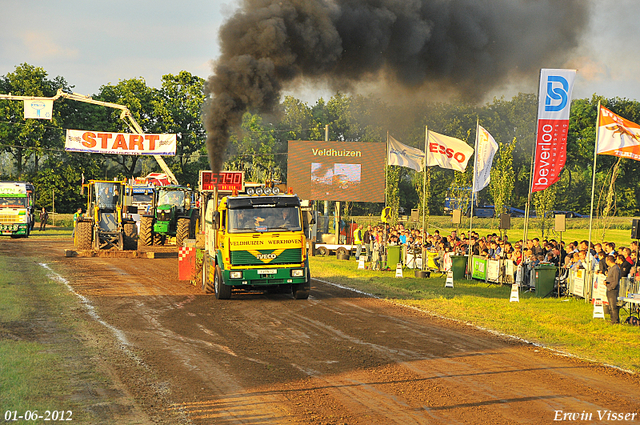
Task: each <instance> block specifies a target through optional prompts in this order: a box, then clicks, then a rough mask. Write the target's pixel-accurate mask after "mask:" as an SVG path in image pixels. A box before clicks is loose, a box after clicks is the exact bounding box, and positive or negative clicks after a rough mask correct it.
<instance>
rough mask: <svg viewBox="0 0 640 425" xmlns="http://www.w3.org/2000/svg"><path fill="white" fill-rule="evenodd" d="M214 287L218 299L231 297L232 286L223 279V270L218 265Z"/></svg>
mask: <svg viewBox="0 0 640 425" xmlns="http://www.w3.org/2000/svg"><path fill="white" fill-rule="evenodd" d="M213 289H214V291H215V293H216V298H217V299H219V300H228V299H229V298H231V286H229V285H225V284H224V282H223V281H222V270H220V266H216V270H215V273H214V275H213Z"/></svg>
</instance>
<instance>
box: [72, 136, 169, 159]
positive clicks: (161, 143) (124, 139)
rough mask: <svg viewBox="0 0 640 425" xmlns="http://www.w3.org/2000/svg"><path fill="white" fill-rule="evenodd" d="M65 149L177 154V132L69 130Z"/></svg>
mask: <svg viewBox="0 0 640 425" xmlns="http://www.w3.org/2000/svg"><path fill="white" fill-rule="evenodd" d="M64 150H66V151H71V152H90V153H102V154H114V155H167V156H168V155H175V154H176V135H175V134H132V133H109V132H106V131H85V130H67V137H66V140H65V143H64Z"/></svg>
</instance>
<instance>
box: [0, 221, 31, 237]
mask: <svg viewBox="0 0 640 425" xmlns="http://www.w3.org/2000/svg"><path fill="white" fill-rule="evenodd" d="M28 229H29V225H28V224H26V223H12V224H0V234H2V235H27V234H28Z"/></svg>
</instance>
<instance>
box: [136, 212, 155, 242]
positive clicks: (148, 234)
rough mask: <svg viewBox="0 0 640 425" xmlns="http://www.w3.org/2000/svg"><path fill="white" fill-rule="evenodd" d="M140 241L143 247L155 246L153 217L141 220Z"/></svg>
mask: <svg viewBox="0 0 640 425" xmlns="http://www.w3.org/2000/svg"><path fill="white" fill-rule="evenodd" d="M139 239H140V243H141V244H142V245H143V246H151V245H153V217H142V219H141V220H140V238H139Z"/></svg>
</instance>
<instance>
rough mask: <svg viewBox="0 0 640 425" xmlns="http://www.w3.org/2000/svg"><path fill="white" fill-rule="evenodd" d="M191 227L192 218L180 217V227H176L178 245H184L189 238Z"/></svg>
mask: <svg viewBox="0 0 640 425" xmlns="http://www.w3.org/2000/svg"><path fill="white" fill-rule="evenodd" d="M190 227H191V220H189V219H188V218H179V219H178V228H177V229H176V245H177V246H182V244H183V242H184V241H185V240H187V239H189V228H190Z"/></svg>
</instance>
